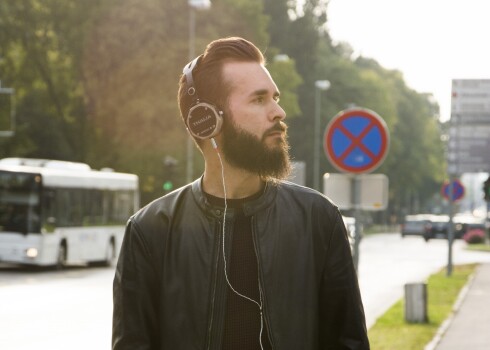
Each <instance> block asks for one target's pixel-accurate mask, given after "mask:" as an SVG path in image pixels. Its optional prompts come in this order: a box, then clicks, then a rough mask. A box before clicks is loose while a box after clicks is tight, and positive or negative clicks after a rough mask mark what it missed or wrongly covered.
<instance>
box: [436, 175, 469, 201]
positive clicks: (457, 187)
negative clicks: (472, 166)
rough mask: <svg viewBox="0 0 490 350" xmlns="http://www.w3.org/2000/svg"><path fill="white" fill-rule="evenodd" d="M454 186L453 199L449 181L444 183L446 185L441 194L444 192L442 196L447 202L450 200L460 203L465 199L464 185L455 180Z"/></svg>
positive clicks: (443, 186)
mask: <svg viewBox="0 0 490 350" xmlns="http://www.w3.org/2000/svg"><path fill="white" fill-rule="evenodd" d="M452 185H453V191H452V192H453V195H452V198H451V197H450V193H449V192H450V187H451V186H450V182H449V181H446V182H444V184H443V185H442V189H441V192H442V196H443V197H444V198H446V199H447V200H450V201H453V202H454V201H458V200H460V199H461V198H463V197H464V192H465V191H464V186H463V184H462V183H461V181H459V180H457V179H456V180H453V182H452Z"/></svg>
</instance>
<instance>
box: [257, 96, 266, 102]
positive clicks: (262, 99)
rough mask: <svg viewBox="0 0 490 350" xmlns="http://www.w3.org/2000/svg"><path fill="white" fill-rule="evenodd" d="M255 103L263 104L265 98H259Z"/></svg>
mask: <svg viewBox="0 0 490 350" xmlns="http://www.w3.org/2000/svg"><path fill="white" fill-rule="evenodd" d="M255 102H257V103H263V102H264V98H263V97H262V96H260V97H257V98H256V99H255Z"/></svg>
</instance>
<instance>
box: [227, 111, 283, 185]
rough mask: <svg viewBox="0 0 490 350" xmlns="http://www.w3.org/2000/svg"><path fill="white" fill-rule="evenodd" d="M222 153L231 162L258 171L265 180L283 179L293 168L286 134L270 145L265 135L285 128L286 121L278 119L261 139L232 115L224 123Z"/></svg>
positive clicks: (245, 168) (248, 169)
mask: <svg viewBox="0 0 490 350" xmlns="http://www.w3.org/2000/svg"><path fill="white" fill-rule="evenodd" d="M223 124H224V125H223V146H222V148H223V154H224V156H225V158H226V161H227V162H228V163H230V164H231V165H233V166H235V167H237V168H240V169H243V170H246V171H249V172H251V173H254V174H258V175H259V176H260V177H261V178H263V179H264V180H282V179H285V178H286V177H287V176H288V175H289V173H290V172H291V163H290V158H289V144H288V142H287V137H286V136H285V138H284V139H282V138H281V139H279V141H278V142H277V144H276V145H274V146H267V145H266V143H265V139H266V137H267V135H268V134H269V133H271V132H273V131H279V130H281V131H284V133H286V129H287V127H286V124H284V123H282V122H278V123H277V124H276V125H275V126H274V127H272V128H270V129H269V130H267V131H266V132H265V133H264V135H263V136H262V139H261V140H259V138H258V137H256V136H255V135H253V134H251V133H249V132H248V131H245V130H243V129H241V128H239V127H238V126H236V124H234V123H233V122H230V121H229V119H227V120H224V123H223Z"/></svg>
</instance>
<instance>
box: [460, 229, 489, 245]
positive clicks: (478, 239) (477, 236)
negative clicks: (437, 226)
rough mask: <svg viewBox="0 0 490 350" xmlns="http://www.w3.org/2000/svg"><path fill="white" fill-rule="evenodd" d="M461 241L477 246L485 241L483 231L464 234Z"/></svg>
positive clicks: (474, 230) (477, 230) (471, 231)
mask: <svg viewBox="0 0 490 350" xmlns="http://www.w3.org/2000/svg"><path fill="white" fill-rule="evenodd" d="M463 239H464V240H465V242H466V243H468V244H479V243H483V242H484V241H485V231H483V230H482V229H473V230H469V231H468V232H466V233H465V234H464V236H463Z"/></svg>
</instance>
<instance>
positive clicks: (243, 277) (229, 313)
mask: <svg viewBox="0 0 490 350" xmlns="http://www.w3.org/2000/svg"><path fill="white" fill-rule="evenodd" d="M260 195H261V192H259V193H257V194H255V195H253V196H251V197H247V198H243V199H227V206H228V208H233V209H234V210H235V211H236V213H237V215H236V216H235V221H234V223H233V225H234V227H233V237H232V242H231V255H230V257H227V260H226V263H227V267H228V279H229V281H230V283H231V285H232V286H233V288H234V289H235V290H236V291H237V292H239V293H240V294H243V295H245V296H247V297H249V298H251V299H253V300H255V301H256V302H257V303H259V304H260V292H259V277H258V263H257V256H256V253H255V248H254V241H253V236H252V222H251V217H247V216H245V214H244V213H243V210H242V207H243V203H245V202H247V201H250V200H252V199H255V198H258V197H259V196H260ZM207 197H208V200H209V201H210V203H212V204H215V205H219V206H223V207H224V204H225V203H224V199H223V198H218V197H214V196H211V195H207ZM225 239H228V236H226V237H225ZM260 323H261V319H260V310H259V307H258V305H257V304H255V303H253V302H252V301H250V300H247V299H245V298H243V297H241V296H239V295H237V294H236V293H235V292H233V291H232V290H231V289H230V288H229V287H228V293H227V298H226V313H225V327H224V333H223V346H222V350H237V349H240V350H260V349H261V347H260V342H259V334H260ZM262 345H263V349H264V350H266V349H271V348H272V347H271V345H270V341H269V337H268V333H267V329H266V324H265V321H264V326H263V329H262Z"/></svg>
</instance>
